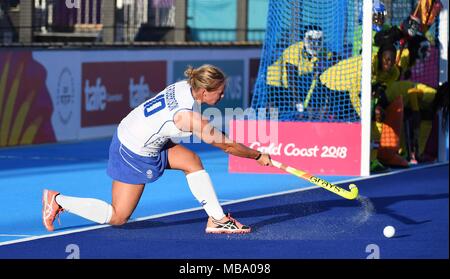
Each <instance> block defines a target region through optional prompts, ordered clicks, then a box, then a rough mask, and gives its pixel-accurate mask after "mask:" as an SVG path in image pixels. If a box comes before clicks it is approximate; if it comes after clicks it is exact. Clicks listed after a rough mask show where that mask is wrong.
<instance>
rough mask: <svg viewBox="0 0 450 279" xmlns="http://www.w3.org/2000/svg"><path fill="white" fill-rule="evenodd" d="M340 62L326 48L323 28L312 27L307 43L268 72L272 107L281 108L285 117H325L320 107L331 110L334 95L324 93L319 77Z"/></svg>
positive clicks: (291, 49) (286, 53)
mask: <svg viewBox="0 0 450 279" xmlns="http://www.w3.org/2000/svg"><path fill="white" fill-rule="evenodd" d="M337 61H338V57H337V56H336V55H335V53H333V52H331V51H328V50H327V49H326V48H325V47H324V35H323V31H322V29H321V28H320V27H318V26H308V27H307V28H306V31H305V33H304V36H303V40H302V41H300V42H297V43H294V44H292V45H291V46H289V47H288V48H287V49H285V50H284V51H283V54H282V55H281V56H280V57H279V58H278V60H276V61H275V62H274V63H273V64H272V65H271V66H269V67H268V69H267V86H268V100H269V106H270V107H274V106H276V107H278V109H279V112H280V116H281V118H290V116H289V115H295V116H296V117H297V116H298V115H302V113H303V112H306V111H308V112H309V114H307V115H309V116H310V117H311V116H312V117H316V116H317V117H322V116H323V115H324V114H323V111H319V108H321V109H323V108H326V107H327V106H328V107H329V106H330V104H331V96H330V95H329V94H328V93H329V91H324V90H322V89H325V88H324V87H322V86H320V81H319V80H318V77H319V76H320V74H321V73H322V72H323V71H324V70H326V69H327V68H328V67H330V66H332V65H333V64H335V63H336V62H337ZM323 93H325V94H323ZM303 115H305V114H304V113H303Z"/></svg>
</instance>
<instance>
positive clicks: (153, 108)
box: [144, 95, 166, 117]
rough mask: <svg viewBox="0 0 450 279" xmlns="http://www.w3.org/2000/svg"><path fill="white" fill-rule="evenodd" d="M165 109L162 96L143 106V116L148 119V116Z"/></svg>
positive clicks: (164, 101)
mask: <svg viewBox="0 0 450 279" xmlns="http://www.w3.org/2000/svg"><path fill="white" fill-rule="evenodd" d="M165 107H166V100H165V99H164V95H159V96H157V97H155V98H154V99H151V100H149V101H148V102H147V103H145V104H144V115H145V117H149V116H150V115H152V114H154V113H157V112H158V111H160V110H162V109H164V108H165Z"/></svg>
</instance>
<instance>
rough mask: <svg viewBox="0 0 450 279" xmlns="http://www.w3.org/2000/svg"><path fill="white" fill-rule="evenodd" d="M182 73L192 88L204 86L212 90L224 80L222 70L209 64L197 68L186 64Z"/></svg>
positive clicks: (223, 82)
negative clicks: (186, 66)
mask: <svg viewBox="0 0 450 279" xmlns="http://www.w3.org/2000/svg"><path fill="white" fill-rule="evenodd" d="M184 75H185V76H186V77H187V82H188V83H189V85H190V86H191V87H192V88H193V89H194V90H197V89H199V88H205V89H206V90H208V91H213V90H216V89H217V88H219V87H220V86H221V85H222V84H225V81H226V76H225V74H224V72H223V71H222V70H221V69H219V68H218V67H216V66H213V65H209V64H205V65H202V66H200V67H198V68H193V67H192V66H188V68H187V69H186V71H184Z"/></svg>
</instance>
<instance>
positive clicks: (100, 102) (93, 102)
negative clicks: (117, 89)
mask: <svg viewBox="0 0 450 279" xmlns="http://www.w3.org/2000/svg"><path fill="white" fill-rule="evenodd" d="M84 95H85V100H86V103H85V108H86V111H99V110H105V109H106V101H107V98H108V92H107V91H106V87H105V86H104V85H102V79H101V78H97V80H96V82H95V85H93V86H90V85H89V80H86V83H85V87H84Z"/></svg>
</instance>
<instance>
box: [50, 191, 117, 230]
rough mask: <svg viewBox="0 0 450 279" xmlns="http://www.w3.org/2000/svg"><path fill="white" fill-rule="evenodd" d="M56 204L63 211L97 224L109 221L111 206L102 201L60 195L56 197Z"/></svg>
mask: <svg viewBox="0 0 450 279" xmlns="http://www.w3.org/2000/svg"><path fill="white" fill-rule="evenodd" d="M56 202H57V203H58V204H59V205H60V206H61V207H62V208H63V209H64V210H65V211H67V212H70V213H73V214H76V215H78V216H81V217H83V218H86V219H88V220H91V221H93V222H96V223H99V224H107V223H109V221H110V220H111V216H112V206H111V205H110V204H108V203H106V202H104V201H102V200H97V199H89V198H76V197H69V196H63V195H61V194H60V195H57V196H56Z"/></svg>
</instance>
